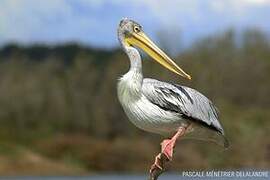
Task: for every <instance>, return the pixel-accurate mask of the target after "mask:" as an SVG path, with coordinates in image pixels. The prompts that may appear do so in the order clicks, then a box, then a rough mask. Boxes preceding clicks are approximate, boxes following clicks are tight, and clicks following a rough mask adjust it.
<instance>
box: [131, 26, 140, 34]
mask: <svg viewBox="0 0 270 180" xmlns="http://www.w3.org/2000/svg"><path fill="white" fill-rule="evenodd" d="M133 30H134V32H135V33H138V32H140V31H141V28H140V27H139V26H134V28H133Z"/></svg>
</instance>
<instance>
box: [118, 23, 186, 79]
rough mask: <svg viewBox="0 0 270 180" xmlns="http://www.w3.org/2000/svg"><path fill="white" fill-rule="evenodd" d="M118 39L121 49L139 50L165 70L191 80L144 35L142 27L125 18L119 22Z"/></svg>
mask: <svg viewBox="0 0 270 180" xmlns="http://www.w3.org/2000/svg"><path fill="white" fill-rule="evenodd" d="M118 38H119V41H120V43H121V45H122V46H123V48H127V47H137V48H140V49H142V50H143V51H145V52H146V53H147V54H148V55H149V56H151V57H152V58H153V59H154V60H155V61H156V62H158V63H159V64H161V65H162V66H164V67H165V68H167V69H169V70H170V71H172V72H174V73H176V74H178V75H180V76H183V77H185V78H187V79H191V76H190V75H188V74H187V73H185V71H184V70H182V69H181V68H180V67H179V66H178V65H177V64H176V63H175V62H174V61H173V60H172V59H171V58H169V56H167V55H166V54H165V53H164V52H163V51H162V50H161V49H160V48H158V47H157V46H156V45H155V44H154V43H153V42H152V41H151V40H150V39H149V38H148V37H147V36H146V35H145V34H144V32H143V30H142V26H141V25H140V24H138V23H137V22H135V21H133V20H130V19H127V18H125V19H123V20H121V22H120V24H119V27H118Z"/></svg>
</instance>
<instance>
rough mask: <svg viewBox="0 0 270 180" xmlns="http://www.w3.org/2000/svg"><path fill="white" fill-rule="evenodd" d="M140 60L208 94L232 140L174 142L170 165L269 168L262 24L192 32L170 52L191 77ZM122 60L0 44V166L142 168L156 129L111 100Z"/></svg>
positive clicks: (267, 47) (268, 49)
mask: <svg viewBox="0 0 270 180" xmlns="http://www.w3.org/2000/svg"><path fill="white" fill-rule="evenodd" d="M145 59H146V60H144V62H143V63H144V74H145V76H147V77H153V78H156V79H161V80H165V81H171V82H177V83H179V84H183V85H186V86H190V87H193V88H195V89H197V90H199V91H200V92H202V93H203V94H205V95H206V96H207V97H209V98H210V99H212V100H213V101H214V102H215V104H216V105H217V107H218V108H219V110H220V115H221V121H222V123H223V125H224V127H225V131H226V133H227V135H228V138H229V139H230V141H231V144H232V146H231V148H230V149H229V150H227V151H223V150H222V149H221V148H219V147H217V146H215V145H213V144H211V143H205V142H198V141H190V140H189V141H188V140H186V141H185V140H184V141H180V142H179V144H178V146H177V147H176V155H175V161H174V162H173V163H172V167H171V169H173V170H177V171H179V170H188V169H209V168H214V169H217V168H222V169H233V168H265V169H269V168H270V139H269V137H268V136H269V135H270V134H269V132H270V121H269V119H270V111H269V110H270V98H269V96H268V95H269V92H270V41H269V38H268V37H267V36H266V35H265V34H264V33H262V32H260V31H257V30H247V31H245V32H244V33H242V35H238V34H237V35H236V33H235V32H234V31H232V30H229V31H227V32H225V33H223V34H220V35H216V36H212V37H207V38H204V39H201V40H198V41H197V42H196V43H194V44H193V46H192V47H190V48H189V49H186V50H184V51H183V52H182V53H181V54H180V55H179V56H177V58H175V60H176V61H177V63H178V64H179V65H181V67H183V69H184V70H185V71H187V72H188V73H189V74H191V75H192V77H193V80H192V81H190V82H188V81H186V80H184V79H182V78H179V77H178V76H174V75H172V74H171V73H170V72H168V71H166V70H163V69H161V67H160V66H159V65H155V64H153V63H152V62H151V61H148V60H147V57H145ZM128 65H129V62H128V60H127V57H126V55H125V54H124V53H123V52H122V51H121V50H119V49H114V50H102V49H94V48H89V47H83V46H80V45H76V44H66V45H61V46H55V47H49V46H45V45H34V46H31V47H24V46H19V45H16V44H10V45H6V46H4V47H2V49H1V50H0V123H1V127H0V173H1V174H81V173H90V172H104V171H117V172H122V171H126V172H145V171H146V170H147V169H148V168H149V165H150V164H151V163H152V161H153V158H154V155H155V154H156V153H158V151H159V148H160V147H159V142H160V141H161V137H160V136H158V135H152V134H150V133H146V132H143V131H141V130H139V129H137V128H136V127H134V126H133V125H132V124H131V123H130V122H129V121H128V119H127V117H126V116H125V114H124V113H123V111H122V109H121V107H120V104H119V103H118V100H117V96H116V84H117V79H118V78H119V77H120V76H121V74H124V73H125V72H126V71H127V70H128ZM156 72H159V73H158V74H157V73H156ZM30 152H31V153H32V156H30V155H29V154H31V153H30ZM26 154H28V155H29V157H31V158H32V159H31V158H30V160H29V159H28V160H27V159H26V158H27V157H28V156H27V155H26ZM33 157H39V158H36V159H38V160H39V161H34V162H35V163H36V164H35V163H34V165H33V164H32V165H28V166H27V167H29V169H27V170H26V169H25V166H23V165H22V164H23V163H26V164H27V162H33V161H32V160H33ZM34 159H35V158H34ZM39 162H40V163H39ZM28 164H29V163H28ZM30 164H31V163H30ZM46 164H49V165H46ZM60 164H61V165H60ZM60 166H63V167H60ZM21 167H24V168H21ZM35 167H36V168H35ZM37 167H39V168H37ZM7 169H8V170H9V171H8V170H7ZM45 169H46V170H45Z"/></svg>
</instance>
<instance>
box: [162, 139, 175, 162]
mask: <svg viewBox="0 0 270 180" xmlns="http://www.w3.org/2000/svg"><path fill="white" fill-rule="evenodd" d="M175 142H176V140H175V139H165V140H163V141H162V143H161V153H163V154H164V155H165V156H166V157H167V158H168V160H170V161H171V160H172V157H173V149H174V146H175Z"/></svg>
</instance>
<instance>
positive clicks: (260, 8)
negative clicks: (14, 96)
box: [0, 0, 270, 48]
mask: <svg viewBox="0 0 270 180" xmlns="http://www.w3.org/2000/svg"><path fill="white" fill-rule="evenodd" d="M124 17H128V18H130V19H133V20H135V21H137V22H139V23H140V24H141V25H142V26H143V29H144V31H145V32H146V34H148V35H149V36H150V37H151V38H153V39H154V40H156V39H158V35H157V34H158V32H162V31H163V32H165V31H167V32H170V31H176V30H177V32H179V34H180V33H181V37H182V40H183V42H185V43H191V42H192V41H194V40H196V39H198V38H200V37H203V36H205V35H209V34H213V33H219V32H222V31H225V30H226V29H228V28H236V29H240V30H241V29H245V28H247V27H252V28H258V29H262V30H263V31H266V32H269V33H270V23H269V18H270V0H1V1H0V45H4V44H7V43H10V42H17V43H21V44H26V45H29V44H33V43H46V44H59V43H60V44H61V43H65V42H74V41H75V42H78V43H82V44H85V45H89V46H95V47H106V48H111V47H116V46H118V40H117V36H116V30H117V26H118V23H119V21H120V20H121V19H122V18H124ZM169 34H170V33H168V34H167V35H168V36H169ZM170 38H171V37H170Z"/></svg>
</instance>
